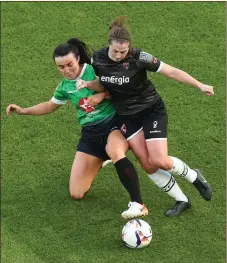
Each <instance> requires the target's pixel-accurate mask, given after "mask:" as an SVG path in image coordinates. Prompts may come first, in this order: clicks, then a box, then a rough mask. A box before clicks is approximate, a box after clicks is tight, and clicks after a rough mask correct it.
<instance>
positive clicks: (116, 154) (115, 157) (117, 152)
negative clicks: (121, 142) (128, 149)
mask: <svg viewBox="0 0 227 263" xmlns="http://www.w3.org/2000/svg"><path fill="white" fill-rule="evenodd" d="M106 152H107V154H108V156H109V157H110V159H111V160H112V161H113V162H114V163H115V162H117V161H119V160H120V159H122V158H124V157H125V156H126V155H125V151H124V150H122V149H110V148H109V147H106Z"/></svg>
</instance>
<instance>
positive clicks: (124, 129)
mask: <svg viewBox="0 0 227 263" xmlns="http://www.w3.org/2000/svg"><path fill="white" fill-rule="evenodd" d="M121 132H122V133H123V134H125V133H126V125H125V124H123V125H122V126H121Z"/></svg>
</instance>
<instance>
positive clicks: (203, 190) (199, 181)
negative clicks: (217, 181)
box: [193, 169, 212, 201]
mask: <svg viewBox="0 0 227 263" xmlns="http://www.w3.org/2000/svg"><path fill="white" fill-rule="evenodd" d="M194 171H196V173H197V178H196V179H195V181H194V182H193V184H194V186H195V188H196V189H197V190H198V191H199V193H200V195H201V196H202V197H203V198H204V199H205V200H206V201H210V200H211V197H212V188H211V186H210V185H209V183H208V182H207V181H206V179H205V178H204V177H203V176H202V174H201V172H200V170H198V169H194Z"/></svg>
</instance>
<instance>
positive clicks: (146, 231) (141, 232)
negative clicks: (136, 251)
mask: <svg viewBox="0 0 227 263" xmlns="http://www.w3.org/2000/svg"><path fill="white" fill-rule="evenodd" d="M121 237H122V240H123V242H124V244H125V245H126V246H127V247H130V248H143V247H146V246H147V245H149V244H150V242H151V239H152V230H151V227H150V225H149V224H148V223H147V222H145V221H144V220H141V219H133V220H130V221H129V222H128V223H126V224H125V225H124V227H123V229H122V235H121Z"/></svg>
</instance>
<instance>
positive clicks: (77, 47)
mask: <svg viewBox="0 0 227 263" xmlns="http://www.w3.org/2000/svg"><path fill="white" fill-rule="evenodd" d="M69 53H73V54H74V56H75V58H78V57H80V64H84V63H87V64H91V51H90V50H89V48H88V47H87V45H86V44H85V43H84V42H83V41H81V40H80V39H78V38H71V39H69V40H67V42H66V43H63V44H60V45H58V46H57V47H56V48H55V49H54V53H53V59H54V60H55V58H56V57H63V56H66V55H68V54H69Z"/></svg>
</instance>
